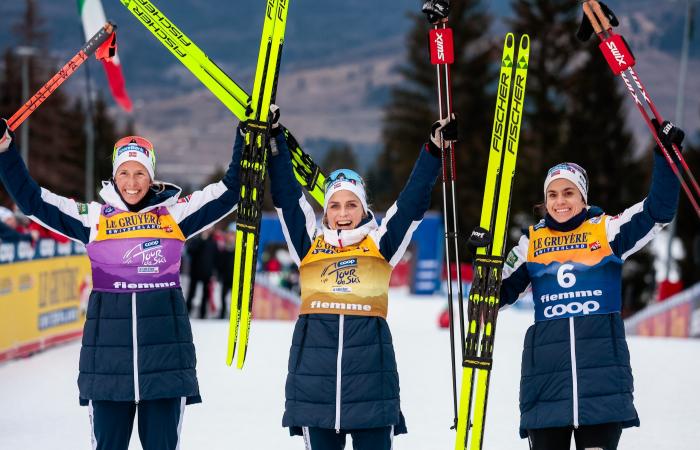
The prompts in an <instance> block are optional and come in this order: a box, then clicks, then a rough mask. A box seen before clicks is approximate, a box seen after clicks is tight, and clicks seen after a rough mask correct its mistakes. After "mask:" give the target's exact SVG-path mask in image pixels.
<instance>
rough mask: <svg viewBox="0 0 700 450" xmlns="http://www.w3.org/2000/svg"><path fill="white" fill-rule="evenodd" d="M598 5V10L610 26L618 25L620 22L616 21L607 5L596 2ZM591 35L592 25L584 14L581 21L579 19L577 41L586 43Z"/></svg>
mask: <svg viewBox="0 0 700 450" xmlns="http://www.w3.org/2000/svg"><path fill="white" fill-rule="evenodd" d="M598 4H599V5H600V9H601V10H602V11H603V14H605V16H606V17H607V18H608V21H610V25H612V26H613V27H616V26H618V25H620V21H618V20H617V17H616V16H615V13H614V12H612V10H611V9H610V8H608V5H606V4H605V3H603V2H598ZM592 34H593V25H591V21H590V20H588V16H587V15H585V14H584V15H583V19H581V25H580V26H579V27H578V31H577V32H576V37H577V38H578V40H579V41H583V42H586V41H587V40H588V39H590V37H591V35H592Z"/></svg>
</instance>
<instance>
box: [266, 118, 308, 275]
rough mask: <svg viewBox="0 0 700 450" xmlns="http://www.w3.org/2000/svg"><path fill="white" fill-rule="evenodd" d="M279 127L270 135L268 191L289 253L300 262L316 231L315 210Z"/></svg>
mask: <svg viewBox="0 0 700 450" xmlns="http://www.w3.org/2000/svg"><path fill="white" fill-rule="evenodd" d="M282 131H283V130H281V126H280V129H279V130H275V136H274V137H273V139H274V142H273V143H272V144H273V145H272V149H273V151H272V155H270V164H269V165H268V171H269V175H270V186H271V189H270V191H271V193H272V203H273V204H274V206H275V209H276V210H277V215H278V216H279V218H280V223H281V225H282V231H283V233H284V237H285V239H286V240H287V246H288V247H289V253H290V255H291V256H292V259H294V262H295V263H296V264H297V265H299V264H300V263H301V259H302V258H303V257H304V255H306V253H307V252H308V251H309V249H310V248H311V243H312V241H313V238H314V236H315V234H316V214H315V213H314V210H313V208H312V207H311V205H310V204H309V202H307V201H306V197H304V193H303V192H302V190H301V186H300V185H299V183H298V182H297V180H296V178H295V177H294V169H293V167H292V161H291V158H290V154H289V148H288V147H287V142H286V140H285V139H284V133H283V132H282Z"/></svg>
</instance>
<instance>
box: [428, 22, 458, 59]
mask: <svg viewBox="0 0 700 450" xmlns="http://www.w3.org/2000/svg"><path fill="white" fill-rule="evenodd" d="M454 61H455V55H454V44H453V41H452V29H451V28H447V27H444V28H433V29H432V30H430V63H431V64H433V65H438V64H452V63H453V62H454Z"/></svg>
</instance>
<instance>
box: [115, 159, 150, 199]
mask: <svg viewBox="0 0 700 450" xmlns="http://www.w3.org/2000/svg"><path fill="white" fill-rule="evenodd" d="M114 183H115V185H116V186H117V190H118V191H119V193H120V194H121V196H122V198H123V199H124V201H125V202H126V203H127V204H129V205H135V204H137V203H138V202H140V201H141V200H142V199H143V198H144V197H145V196H146V194H147V193H148V189H149V188H150V187H151V176H150V175H149V174H148V171H147V170H146V168H145V167H144V166H143V165H142V164H141V163H138V162H136V161H127V162H125V163H123V164H122V165H120V166H119V167H118V168H117V172H116V173H115V174H114Z"/></svg>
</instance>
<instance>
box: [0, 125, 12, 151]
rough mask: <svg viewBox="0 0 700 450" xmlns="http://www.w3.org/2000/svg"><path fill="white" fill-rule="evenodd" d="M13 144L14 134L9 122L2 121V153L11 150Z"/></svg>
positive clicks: (0, 127) (0, 139)
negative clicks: (8, 124)
mask: <svg viewBox="0 0 700 450" xmlns="http://www.w3.org/2000/svg"><path fill="white" fill-rule="evenodd" d="M10 142H12V132H11V131H10V129H9V128H8V126H7V120H5V119H0V153H2V152H4V151H6V150H7V149H8V148H10Z"/></svg>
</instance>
